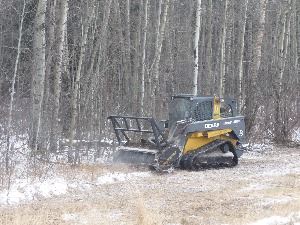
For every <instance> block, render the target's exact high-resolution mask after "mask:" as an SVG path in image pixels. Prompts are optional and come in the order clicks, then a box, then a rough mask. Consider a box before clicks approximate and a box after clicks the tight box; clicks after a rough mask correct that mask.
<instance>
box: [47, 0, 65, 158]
mask: <svg viewBox="0 0 300 225" xmlns="http://www.w3.org/2000/svg"><path fill="white" fill-rule="evenodd" d="M58 4H59V6H58V9H59V10H58V14H59V15H58V18H59V20H58V24H57V35H56V37H57V40H56V51H55V52H56V57H55V64H54V83H53V90H54V101H53V115H52V123H51V132H50V150H51V151H53V152H55V151H57V149H58V137H59V133H60V129H59V124H60V123H59V121H60V120H59V102H60V92H61V76H62V71H63V65H62V61H63V55H64V43H65V36H66V35H65V34H66V30H67V17H68V8H69V7H68V0H60V1H59V3H58Z"/></svg>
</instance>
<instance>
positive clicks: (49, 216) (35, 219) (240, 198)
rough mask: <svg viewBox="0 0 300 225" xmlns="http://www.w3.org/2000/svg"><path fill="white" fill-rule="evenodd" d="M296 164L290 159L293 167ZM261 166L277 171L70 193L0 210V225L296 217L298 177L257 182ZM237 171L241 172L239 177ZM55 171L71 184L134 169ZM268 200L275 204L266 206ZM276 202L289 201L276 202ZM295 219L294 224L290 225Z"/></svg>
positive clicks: (141, 224)
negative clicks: (73, 179) (71, 217)
mask: <svg viewBox="0 0 300 225" xmlns="http://www.w3.org/2000/svg"><path fill="white" fill-rule="evenodd" d="M275 157H276V156H274V158H275ZM281 157H284V156H281ZM299 159H300V157H298V158H295V163H298V162H299ZM251 160H253V159H251ZM266 163H272V164H273V163H274V165H275V166H277V162H276V160H275V159H274V162H273V159H269V160H268V161H267V162H266V161H263V160H261V159H259V160H257V161H255V162H254V163H252V162H251V163H249V161H246V162H244V164H241V165H240V167H238V168H236V169H226V170H217V171H204V172H203V171H201V172H188V171H175V173H173V174H168V175H161V176H154V175H153V176H150V177H146V178H141V179H140V180H138V181H128V182H119V183H118V182H117V183H114V184H108V185H98V186H94V187H93V189H91V190H87V191H85V192H83V191H79V190H78V191H76V189H75V190H74V193H72V195H67V196H61V197H57V198H52V199H45V200H44V201H40V202H34V203H31V204H28V205H23V206H20V207H17V208H5V209H0V224H1V225H2V224H3V225H10V224H11V225H19V224H20V225H21V224H22V225H23V224H24V225H31V224H32V225H40V224H41V225H44V224H45V225H50V224H54V225H56V224H61V225H71V224H72V225H77V224H78V225H80V224H88V225H99V224H103V225H107V224H109V225H120V224H129V225H131V224H132V225H162V224H168V223H170V224H182V225H217V224H218V225H219V224H231V225H243V224H248V223H251V222H253V221H256V220H260V219H262V218H266V217H270V216H274V215H275V216H289V215H291V213H293V212H297V213H298V212H300V173H296V172H294V173H292V172H291V173H288V174H285V175H280V174H279V175H278V174H275V175H272V174H270V175H263V176H262V175H261V174H260V173H253V172H251V170H252V169H255V168H256V167H257V165H258V167H259V171H260V165H261V166H262V168H263V169H262V170H264V168H266V169H265V171H262V172H268V166H267V165H266ZM295 165H297V164H295ZM243 166H244V167H246V168H243ZM239 169H241V170H243V169H244V170H243V171H244V172H238V171H239ZM57 171H59V173H61V174H63V175H64V176H67V177H69V178H71V179H72V178H73V177H76V176H79V177H80V176H82V177H83V178H82V179H86V180H88V181H94V180H96V179H97V177H98V176H101V175H103V174H106V173H110V172H112V171H114V172H133V171H134V172H136V171H139V169H135V168H132V167H127V166H124V165H112V166H107V165H81V166H78V167H69V166H67V167H63V166H62V167H59V168H58V169H57ZM249 171H250V172H249ZM261 183H262V184H266V185H265V186H263V188H262V189H257V190H256V189H251V187H252V184H261ZM249 187H250V188H249ZM270 199H271V200H273V199H274V202H272V201H271V202H268V201H270ZM278 199H279V201H276V200H278ZM281 199H288V201H282V202H281V201H280V200H281ZM69 214H71V215H74V216H75V218H74V219H71V220H66V219H64V215H69ZM298 219H299V218H294V221H291V224H292V223H293V222H296V221H297V220H298ZM297 222H300V221H297Z"/></svg>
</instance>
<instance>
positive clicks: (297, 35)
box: [0, 0, 300, 169]
mask: <svg viewBox="0 0 300 225" xmlns="http://www.w3.org/2000/svg"><path fill="white" fill-rule="evenodd" d="M299 57H300V1H298V0H0V77H1V78H0V115H1V117H0V129H1V167H2V168H3V167H4V168H5V166H6V169H7V168H9V165H10V164H11V163H12V160H11V158H12V157H11V156H12V155H13V154H14V142H15V141H16V139H18V138H23V139H25V140H26V141H27V142H28V146H29V148H28V149H29V150H28V151H27V152H26V153H27V154H28V155H30V156H32V155H42V156H43V157H44V158H46V159H47V156H48V155H49V153H56V152H59V151H60V150H61V149H62V145H63V144H66V145H67V146H68V148H69V149H72V148H76V146H75V147H74V144H76V141H77V140H85V141H86V142H87V143H93V142H95V141H96V142H97V141H98V142H100V141H101V140H107V139H109V140H110V139H113V138H114V137H113V133H112V129H111V126H110V124H109V122H108V120H107V117H108V116H109V115H111V114H116V115H119V114H121V115H134V116H137V115H139V116H150V117H154V118H157V119H164V118H166V117H167V112H168V102H169V100H170V97H171V96H173V95H176V94H194V95H199V96H220V97H234V98H235V99H237V100H238V102H239V109H240V113H241V115H244V116H245V121H246V132H247V137H248V139H255V140H264V139H268V140H269V141H271V142H273V143H276V144H284V145H288V144H290V143H291V136H292V134H293V132H294V131H295V130H296V129H298V128H299V125H300V124H299V121H300V75H299V68H300V64H299ZM102 153H103V152H102Z"/></svg>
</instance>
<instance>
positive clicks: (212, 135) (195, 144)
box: [183, 97, 237, 154]
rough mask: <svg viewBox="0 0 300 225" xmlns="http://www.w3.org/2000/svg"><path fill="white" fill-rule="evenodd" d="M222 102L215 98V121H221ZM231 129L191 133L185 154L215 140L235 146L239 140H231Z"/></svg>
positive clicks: (185, 147) (184, 150)
mask: <svg viewBox="0 0 300 225" xmlns="http://www.w3.org/2000/svg"><path fill="white" fill-rule="evenodd" d="M220 109H221V102H220V99H219V98H217V97H215V98H214V111H213V119H214V120H218V119H221V118H222V117H221V113H220ZM231 131H232V130H231V129H222V130H214V131H203V132H201V131H200V132H195V133H191V134H189V135H188V136H187V140H186V143H185V146H184V149H183V154H187V153H189V152H190V151H193V150H195V149H199V148H201V147H202V146H204V145H206V144H208V143H210V142H212V141H214V140H218V139H221V140H229V141H230V142H231V143H232V144H233V145H234V146H235V145H236V143H237V140H236V139H234V138H231V137H230V136H229V133H230V132H231Z"/></svg>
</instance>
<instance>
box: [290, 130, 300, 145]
mask: <svg viewBox="0 0 300 225" xmlns="http://www.w3.org/2000/svg"><path fill="white" fill-rule="evenodd" d="M292 140H293V141H295V142H300V128H298V129H296V130H295V131H294V133H293V134H292Z"/></svg>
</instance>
